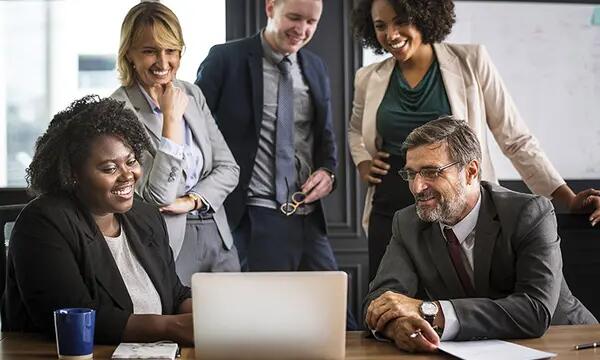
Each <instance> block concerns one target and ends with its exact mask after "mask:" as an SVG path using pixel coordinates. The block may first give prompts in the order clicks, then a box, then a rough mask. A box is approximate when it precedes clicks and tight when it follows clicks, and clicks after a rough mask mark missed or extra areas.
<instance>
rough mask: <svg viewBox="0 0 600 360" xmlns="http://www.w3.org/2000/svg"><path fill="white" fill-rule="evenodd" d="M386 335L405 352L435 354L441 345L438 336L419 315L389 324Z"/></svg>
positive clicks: (399, 319)
mask: <svg viewBox="0 0 600 360" xmlns="http://www.w3.org/2000/svg"><path fill="white" fill-rule="evenodd" d="M384 334H385V336H387V337H388V338H389V339H391V340H393V341H394V343H395V344H396V346H397V347H398V348H399V349H401V350H404V351H410V352H434V351H436V350H437V347H438V346H439V345H440V337H439V336H438V334H437V333H436V332H435V330H433V328H432V327H431V325H429V323H428V322H427V321H425V320H424V319H423V318H421V317H420V316H419V315H410V316H404V317H400V318H397V319H395V320H393V321H391V322H389V323H388V326H387V327H386V329H385V331H384Z"/></svg>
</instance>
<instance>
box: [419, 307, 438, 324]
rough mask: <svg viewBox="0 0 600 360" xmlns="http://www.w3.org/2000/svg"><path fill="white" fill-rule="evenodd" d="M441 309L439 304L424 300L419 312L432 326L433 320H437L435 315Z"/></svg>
mask: <svg viewBox="0 0 600 360" xmlns="http://www.w3.org/2000/svg"><path fill="white" fill-rule="evenodd" d="M438 311H439V309H438V306H437V305H436V304H435V303H434V302H431V301H423V302H422V303H421V305H419V313H420V314H421V317H422V318H423V319H425V321H427V322H428V323H429V324H430V325H431V326H433V322H434V321H435V316H436V315H437V313H438Z"/></svg>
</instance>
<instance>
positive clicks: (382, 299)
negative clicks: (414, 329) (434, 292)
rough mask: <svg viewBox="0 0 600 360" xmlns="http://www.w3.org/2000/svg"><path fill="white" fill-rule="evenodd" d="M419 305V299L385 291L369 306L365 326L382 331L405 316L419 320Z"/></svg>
mask: <svg viewBox="0 0 600 360" xmlns="http://www.w3.org/2000/svg"><path fill="white" fill-rule="evenodd" d="M420 304H421V300H419V299H413V298H410V297H408V296H405V295H402V294H398V293H395V292H393V291H386V292H385V293H383V294H381V295H380V296H379V297H378V298H377V299H375V300H373V301H371V303H370V304H369V307H368V308H367V317H366V321H367V325H368V326H369V328H371V329H373V330H377V331H383V330H384V329H385V327H386V325H387V324H388V322H390V321H392V320H395V319H397V318H400V317H407V316H409V317H410V316H416V317H418V318H421V316H420V315H419V305H420ZM425 322H426V321H425ZM434 332H435V331H434Z"/></svg>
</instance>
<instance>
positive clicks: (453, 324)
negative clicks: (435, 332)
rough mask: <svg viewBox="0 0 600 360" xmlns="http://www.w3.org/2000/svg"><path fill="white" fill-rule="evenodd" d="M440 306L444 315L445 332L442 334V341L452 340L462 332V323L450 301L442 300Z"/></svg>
mask: <svg viewBox="0 0 600 360" xmlns="http://www.w3.org/2000/svg"><path fill="white" fill-rule="evenodd" d="M440 306H441V307H442V312H443V313H444V332H442V338H441V339H440V340H442V341H447V340H452V339H454V338H455V337H456V335H458V332H459V331H460V323H459V322H458V318H457V317H456V311H455V310H454V305H452V303H451V302H450V301H448V300H440Z"/></svg>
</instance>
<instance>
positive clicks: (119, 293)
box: [85, 217, 133, 311]
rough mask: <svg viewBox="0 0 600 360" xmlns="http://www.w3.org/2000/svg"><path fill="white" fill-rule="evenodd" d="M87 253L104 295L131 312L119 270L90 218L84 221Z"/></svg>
mask: <svg viewBox="0 0 600 360" xmlns="http://www.w3.org/2000/svg"><path fill="white" fill-rule="evenodd" d="M86 222H87V225H88V227H87V229H86V231H85V234H86V236H87V238H88V243H87V247H88V251H89V254H90V259H89V260H90V262H91V263H92V268H93V269H94V272H95V274H96V280H97V281H98V282H99V283H100V284H101V285H102V286H103V287H104V288H105V289H106V293H107V294H109V295H110V297H111V298H112V299H113V300H114V301H115V302H116V303H117V304H118V305H119V306H120V307H121V308H122V309H125V310H130V311H133V303H132V302H131V298H130V297H129V292H128V291H127V288H126V287H125V283H124V282H123V278H122V277H121V273H120V272H119V268H118V267H117V264H116V263H115V259H114V258H113V256H112V253H111V252H110V250H109V248H108V245H106V240H105V239H104V236H103V235H102V233H101V232H100V230H99V229H98V227H97V226H96V224H95V223H94V222H93V220H92V219H91V218H89V217H88V218H87V219H86Z"/></svg>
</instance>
